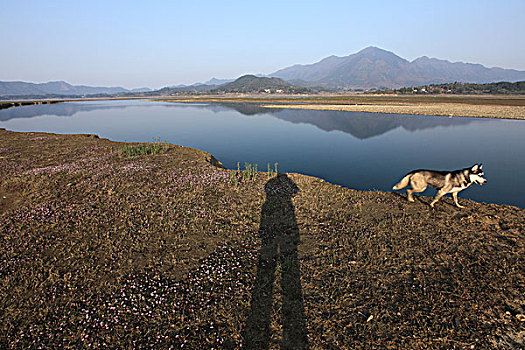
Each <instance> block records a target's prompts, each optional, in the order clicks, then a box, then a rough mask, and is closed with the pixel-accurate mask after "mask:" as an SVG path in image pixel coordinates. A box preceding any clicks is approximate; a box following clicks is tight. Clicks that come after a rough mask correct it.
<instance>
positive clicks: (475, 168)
mask: <svg viewBox="0 0 525 350" xmlns="http://www.w3.org/2000/svg"><path fill="white" fill-rule="evenodd" d="M478 169H479V165H478V164H474V165H473V166H472V168H471V169H470V170H472V171H473V172H476V171H478Z"/></svg>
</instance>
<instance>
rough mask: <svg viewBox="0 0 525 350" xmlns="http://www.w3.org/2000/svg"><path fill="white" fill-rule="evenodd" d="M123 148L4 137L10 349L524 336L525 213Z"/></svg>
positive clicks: (1, 221) (356, 343)
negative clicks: (245, 174)
mask: <svg viewBox="0 0 525 350" xmlns="http://www.w3.org/2000/svg"><path fill="white" fill-rule="evenodd" d="M130 146H131V145H130ZM120 147H122V144H121V143H115V142H111V141H108V140H101V139H98V138H96V137H88V136H86V135H69V136H66V135H54V134H43V133H14V132H8V131H5V130H0V246H1V247H2V248H1V249H0V347H1V348H7V349H18V348H36V347H38V346H40V347H42V348H86V349H98V348H136V349H141V348H152V347H157V348H169V347H170V346H173V347H175V348H181V347H187V348H198V347H200V348H212V347H213V348H226V349H228V348H231V349H233V348H240V347H243V346H244V347H247V348H249V347H250V346H252V347H255V346H257V344H267V345H268V347H269V348H272V349H275V348H279V347H282V346H289V345H290V344H304V346H309V347H310V348H312V349H326V348H341V349H344V348H348V349H360V348H362V349H365V348H403V349H425V348H427V349H436V348H466V349H470V348H479V349H486V348H496V349H510V348H519V347H523V344H524V331H525V323H524V318H525V316H524V314H525V300H524V297H523V295H525V277H524V276H525V274H524V272H525V271H524V266H525V258H524V257H525V233H524V232H525V230H524V225H525V223H524V217H525V215H524V210H523V209H519V208H515V207H510V206H504V205H492V204H482V203H476V202H473V201H467V200H462V204H463V205H465V206H466V208H465V209H462V210H458V209H457V208H456V207H454V206H453V203H452V200H451V199H450V198H447V199H445V200H442V201H440V202H439V203H438V205H437V206H436V209H434V210H430V209H429V207H428V202H429V201H430V198H424V197H422V198H420V200H419V201H416V203H408V202H407V201H406V200H405V198H404V197H403V196H401V195H399V194H394V193H383V192H360V191H355V190H351V189H346V188H341V187H339V186H334V185H331V184H329V183H326V182H324V181H322V180H320V179H316V178H312V177H308V176H304V175H299V174H288V175H285V176H282V175H281V176H278V177H275V176H273V174H272V176H268V175H267V174H266V173H263V172H260V173H258V174H257V175H256V176H250V177H249V178H245V179H243V180H242V181H233V180H232V173H233V174H236V171H235V170H227V169H223V168H221V167H218V166H216V165H217V162H216V161H215V160H214V159H213V158H212V157H211V156H210V155H209V154H207V153H205V152H202V151H197V150H192V149H188V148H184V147H179V146H175V145H169V147H168V149H165V150H164V151H163V152H160V153H155V154H138V155H125V154H123V153H122V152H119V148H120ZM212 163H213V164H212ZM214 164H215V165H214ZM290 188H291V189H292V190H290ZM275 247H279V248H278V249H275ZM264 307H266V309H267V312H262V311H261V310H264ZM254 324H255V325H257V324H261V325H264V324H267V325H268V326H267V328H263V329H264V331H260V329H258V328H257V327H255V328H254V327H252V325H254ZM294 329H295V330H298V331H293V330H294Z"/></svg>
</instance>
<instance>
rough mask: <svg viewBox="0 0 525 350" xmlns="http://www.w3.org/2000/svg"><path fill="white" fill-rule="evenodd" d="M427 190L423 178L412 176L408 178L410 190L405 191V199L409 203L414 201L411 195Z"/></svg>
mask: <svg viewBox="0 0 525 350" xmlns="http://www.w3.org/2000/svg"><path fill="white" fill-rule="evenodd" d="M426 189H427V183H426V181H425V180H424V179H423V177H421V176H419V175H414V176H412V177H411V178H410V189H407V199H408V201H409V202H413V201H414V197H413V196H412V193H419V192H423V191H424V190H426Z"/></svg>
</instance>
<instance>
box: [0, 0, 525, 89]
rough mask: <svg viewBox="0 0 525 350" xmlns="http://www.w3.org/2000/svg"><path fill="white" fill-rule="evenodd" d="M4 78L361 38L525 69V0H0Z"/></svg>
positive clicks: (220, 61) (203, 72)
mask: <svg viewBox="0 0 525 350" xmlns="http://www.w3.org/2000/svg"><path fill="white" fill-rule="evenodd" d="M0 9H1V11H0V18H1V25H0V43H1V46H0V81H27V82H35V83H41V82H47V81H57V80H64V81H67V82H68V83H71V84H74V85H90V86H122V87H125V88H140V87H149V88H153V89H157V88H161V87H164V86H172V85H178V84H193V83H196V82H205V81H207V80H209V79H211V78H212V77H216V78H237V77H239V76H241V75H244V74H270V73H272V72H275V71H277V70H279V69H282V68H285V67H288V66H291V65H294V64H311V63H315V62H317V61H319V60H321V59H323V58H325V57H327V56H331V55H336V56H347V55H349V54H353V53H356V52H358V51H359V50H362V49H364V48H366V47H368V46H376V47H379V48H382V49H385V50H388V51H392V52H394V53H395V54H397V55H398V56H400V57H402V58H405V59H408V60H409V61H412V60H414V59H416V58H417V57H420V56H428V57H434V58H439V59H446V60H449V61H452V62H457V61H462V62H469V63H481V64H483V65H485V66H487V67H502V68H513V69H518V70H525V20H523V15H524V14H525V1H523V0H504V1H485V0H475V1H474V0H462V1H458V0H451V1H448V0H444V1H421V0H419V1H402V0H399V1H374V0H370V1H350V0H344V1H330V0H324V1H309V0H301V1H295V0H288V1H282V0H280V1H274V0H265V1H248V0H239V1H237V0H232V1H228V0H222V1H216V0H215V1H208V0H194V1H167V0H166V1H157V0H148V1H133V0H127V1H120V0H110V1H108V0H104V1H98V0H90V1H78V0H67V1H66V0H64V1H55V0H45V1H44V0H0Z"/></svg>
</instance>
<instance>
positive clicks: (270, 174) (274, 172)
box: [266, 163, 279, 178]
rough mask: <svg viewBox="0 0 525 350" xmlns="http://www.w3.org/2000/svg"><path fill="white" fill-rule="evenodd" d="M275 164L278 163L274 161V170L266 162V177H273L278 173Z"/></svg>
mask: <svg viewBox="0 0 525 350" xmlns="http://www.w3.org/2000/svg"><path fill="white" fill-rule="evenodd" d="M277 164H279V163H275V164H274V169H275V170H274V169H272V168H271V166H270V163H268V171H267V173H266V175H267V176H268V178H270V177H274V176H275V175H277V174H278V172H277Z"/></svg>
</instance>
